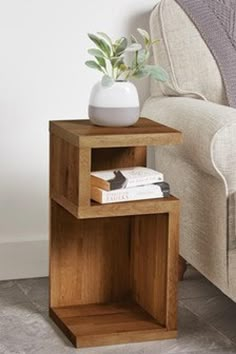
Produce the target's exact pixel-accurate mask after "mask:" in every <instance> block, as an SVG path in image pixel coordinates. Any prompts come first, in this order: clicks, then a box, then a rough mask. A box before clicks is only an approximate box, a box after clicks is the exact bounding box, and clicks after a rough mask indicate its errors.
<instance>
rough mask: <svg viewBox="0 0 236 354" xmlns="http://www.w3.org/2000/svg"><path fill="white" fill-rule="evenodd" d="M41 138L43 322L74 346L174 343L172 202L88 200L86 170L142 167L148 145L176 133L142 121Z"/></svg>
mask: <svg viewBox="0 0 236 354" xmlns="http://www.w3.org/2000/svg"><path fill="white" fill-rule="evenodd" d="M50 131H51V140H50V197H51V200H50V204H51V206H50V283H49V287H50V316H51V317H52V318H53V320H54V321H55V322H56V323H57V325H58V326H59V327H60V328H61V330H62V331H63V332H64V333H65V335H66V336H67V337H68V338H69V339H70V340H71V342H72V343H73V344H74V345H75V346H77V347H78V346H80V347H81V346H94V345H107V344H114V343H128V342H133V341H144V340H155V339H165V338H174V337H175V336H176V333H177V332H176V328H177V323H176V321H177V320H176V318H177V314H176V307H177V300H176V289H177V275H178V267H177V265H178V228H179V201H178V200H177V199H176V198H175V197H173V196H170V197H168V198H160V199H153V200H141V201H133V202H125V203H115V204H107V205H100V204H98V203H95V202H91V201H90V171H91V170H102V169H110V168H117V167H120V168H122V167H131V166H145V165H146V146H147V145H149V144H150V145H156V144H163V143H167V144H172V143H177V142H178V143H179V142H180V141H181V133H180V132H178V131H176V130H174V129H171V128H168V127H165V126H162V125H160V124H158V123H155V122H152V121H150V120H148V119H140V120H139V122H138V123H137V124H136V125H134V126H133V127H128V128H115V129H114V128H104V127H96V126H92V125H91V124H90V122H89V121H60V122H51V124H50Z"/></svg>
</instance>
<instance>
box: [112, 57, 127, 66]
mask: <svg viewBox="0 0 236 354" xmlns="http://www.w3.org/2000/svg"><path fill="white" fill-rule="evenodd" d="M123 63H124V59H123V57H114V58H112V59H111V65H112V67H113V68H117V67H118V66H119V65H121V64H123Z"/></svg>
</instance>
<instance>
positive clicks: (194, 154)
mask: <svg viewBox="0 0 236 354" xmlns="http://www.w3.org/2000/svg"><path fill="white" fill-rule="evenodd" d="M229 1H231V0H229ZM150 26H151V28H150V29H151V34H152V37H153V39H156V38H161V42H160V44H159V45H158V46H156V47H155V50H154V53H153V54H154V63H157V64H160V65H162V66H164V67H165V69H166V70H167V71H168V72H169V75H170V80H169V82H168V85H167V86H165V85H163V84H160V83H158V84H157V83H154V82H152V85H151V97H150V98H149V99H148V100H147V101H146V102H145V104H144V107H143V110H142V116H144V117H145V116H146V117H148V118H150V119H153V120H156V121H158V122H161V123H163V124H166V125H169V126H171V127H174V128H176V129H179V130H181V131H182V132H183V136H184V143H183V144H182V145H177V146H163V147H157V148H153V159H150V161H152V162H153V167H155V168H156V169H157V170H160V171H162V172H163V173H164V175H165V179H166V181H167V182H169V183H170V185H171V191H172V193H173V194H174V195H176V196H177V197H179V198H180V200H181V223H180V254H181V255H182V256H183V257H184V258H185V259H186V260H187V261H188V262H189V263H191V264H192V265H193V266H194V267H195V268H196V269H198V270H199V271H200V272H201V273H202V274H204V275H205V276H206V277H207V278H208V279H209V280H210V281H211V282H213V283H214V284H215V285H216V286H218V287H219V288H220V289H221V290H222V291H223V292H224V293H225V294H226V295H228V296H229V297H231V298H232V299H233V300H234V301H235V302H236V109H233V108H229V107H226V106H225V105H226V104H227V100H226V97H225V89H224V86H223V82H222V79H221V75H220V72H219V70H218V67H217V64H216V62H215V60H214V58H213V56H212V55H211V53H210V50H209V49H208V47H207V46H206V44H205V42H204V41H203V39H202V37H201V36H200V34H199V32H198V30H197V29H196V27H195V26H194V25H193V24H192V22H191V20H190V19H189V17H188V16H187V15H186V14H185V13H184V11H183V10H182V8H181V7H180V6H179V5H178V4H177V3H176V1H175V0H161V2H160V3H159V4H158V5H157V6H156V7H155V9H154V10H153V12H152V15H151V18H150ZM165 96H177V97H165ZM182 96H187V97H182Z"/></svg>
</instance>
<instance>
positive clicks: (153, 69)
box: [144, 65, 168, 82]
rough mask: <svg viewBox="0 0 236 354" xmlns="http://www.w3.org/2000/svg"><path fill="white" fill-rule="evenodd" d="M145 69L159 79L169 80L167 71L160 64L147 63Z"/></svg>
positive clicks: (155, 78)
mask: <svg viewBox="0 0 236 354" xmlns="http://www.w3.org/2000/svg"><path fill="white" fill-rule="evenodd" d="M144 70H146V72H147V73H148V74H149V75H150V76H151V77H152V78H153V79H154V80H157V81H162V82H165V81H167V80H168V74H167V72H166V71H165V70H164V69H163V68H162V67H160V66H157V65H145V67H144Z"/></svg>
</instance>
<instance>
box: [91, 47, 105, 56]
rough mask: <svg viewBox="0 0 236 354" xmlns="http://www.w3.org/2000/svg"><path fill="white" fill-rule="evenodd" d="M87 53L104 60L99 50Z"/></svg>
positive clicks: (93, 49)
mask: <svg viewBox="0 0 236 354" xmlns="http://www.w3.org/2000/svg"><path fill="white" fill-rule="evenodd" d="M88 53H89V54H90V55H93V56H95V57H99V58H104V54H103V52H101V50H99V49H95V48H92V49H88Z"/></svg>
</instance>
